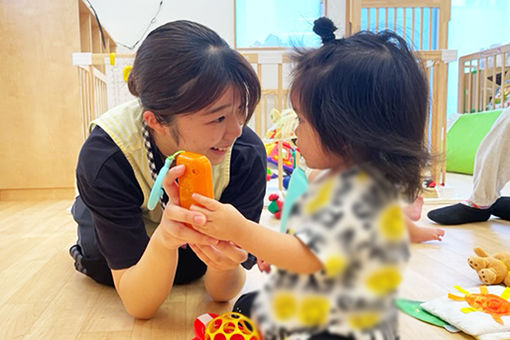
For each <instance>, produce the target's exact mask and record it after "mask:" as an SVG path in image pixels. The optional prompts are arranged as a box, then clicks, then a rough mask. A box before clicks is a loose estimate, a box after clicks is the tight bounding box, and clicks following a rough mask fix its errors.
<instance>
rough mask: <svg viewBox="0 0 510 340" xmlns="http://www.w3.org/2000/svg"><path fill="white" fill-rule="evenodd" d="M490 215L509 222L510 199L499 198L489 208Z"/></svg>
mask: <svg viewBox="0 0 510 340" xmlns="http://www.w3.org/2000/svg"><path fill="white" fill-rule="evenodd" d="M490 212H491V214H493V215H495V216H497V217H499V218H502V219H504V220H507V221H510V197H500V198H498V199H497V200H496V202H494V204H493V205H491V207H490Z"/></svg>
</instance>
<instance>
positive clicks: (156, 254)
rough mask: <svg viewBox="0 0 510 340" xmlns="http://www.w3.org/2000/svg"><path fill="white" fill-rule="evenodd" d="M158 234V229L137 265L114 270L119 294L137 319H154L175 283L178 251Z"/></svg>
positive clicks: (130, 312) (129, 311)
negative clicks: (168, 246) (171, 247)
mask: <svg viewBox="0 0 510 340" xmlns="http://www.w3.org/2000/svg"><path fill="white" fill-rule="evenodd" d="M159 237H161V235H159V234H158V232H157V229H156V231H155V232H154V234H153V236H152V237H151V239H150V241H149V243H148V245H147V248H146V249H145V252H144V253H143V255H142V257H141V258H140V260H139V261H138V263H137V264H136V265H134V266H132V267H130V268H128V269H122V270H112V274H113V279H114V282H115V287H116V289H117V293H118V294H119V296H120V298H121V300H122V303H123V304H124V307H125V308H126V311H127V312H128V313H129V314H130V315H132V316H133V317H135V318H137V319H149V318H151V317H152V316H153V315H154V314H155V313H156V311H157V310H158V308H159V306H161V304H162V303H163V301H164V300H165V299H166V297H167V296H168V294H169V293H170V290H171V288H172V285H173V281H174V277H175V270H176V267H177V261H178V250H177V249H168V248H167V247H165V246H164V245H163V243H162V242H160V240H159Z"/></svg>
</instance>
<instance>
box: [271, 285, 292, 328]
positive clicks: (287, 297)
mask: <svg viewBox="0 0 510 340" xmlns="http://www.w3.org/2000/svg"><path fill="white" fill-rule="evenodd" d="M297 304H298V302H297V299H296V297H295V296H294V294H292V293H290V292H281V293H278V294H275V296H274V298H273V305H272V307H273V313H274V316H275V318H276V319H277V320H279V321H285V320H289V319H291V318H292V317H294V316H295V315H296V312H297Z"/></svg>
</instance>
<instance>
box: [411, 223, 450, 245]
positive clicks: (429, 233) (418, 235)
mask: <svg viewBox="0 0 510 340" xmlns="http://www.w3.org/2000/svg"><path fill="white" fill-rule="evenodd" d="M443 236H444V230H443V229H439V228H428V227H418V226H416V228H411V229H410V230H409V238H410V240H411V242H412V243H422V242H427V241H441V240H442V238H443Z"/></svg>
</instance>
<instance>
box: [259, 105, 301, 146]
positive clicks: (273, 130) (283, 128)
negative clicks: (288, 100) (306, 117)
mask: <svg viewBox="0 0 510 340" xmlns="http://www.w3.org/2000/svg"><path fill="white" fill-rule="evenodd" d="M269 117H270V119H271V122H272V123H273V126H271V127H270V128H269V130H268V131H267V132H266V138H269V139H292V138H296V134H295V133H294V130H296V128H297V126H298V124H299V121H298V118H297V115H296V113H295V112H294V110H292V109H285V110H283V111H282V112H281V113H280V112H279V111H278V110H277V109H274V108H273V109H272V110H271V113H270V114H269Z"/></svg>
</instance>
